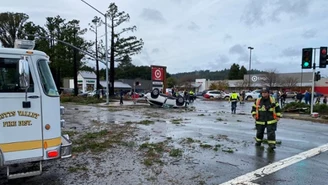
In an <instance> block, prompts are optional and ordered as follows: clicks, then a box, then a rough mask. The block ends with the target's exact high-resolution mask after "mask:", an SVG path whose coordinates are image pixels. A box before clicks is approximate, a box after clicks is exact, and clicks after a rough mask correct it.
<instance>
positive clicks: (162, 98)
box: [145, 88, 188, 108]
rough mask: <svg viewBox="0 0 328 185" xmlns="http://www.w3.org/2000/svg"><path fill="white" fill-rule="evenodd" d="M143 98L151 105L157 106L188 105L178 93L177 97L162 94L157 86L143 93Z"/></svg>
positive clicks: (174, 106)
mask: <svg viewBox="0 0 328 185" xmlns="http://www.w3.org/2000/svg"><path fill="white" fill-rule="evenodd" d="M145 98H146V99H147V102H148V103H149V104H150V105H151V106H157V107H172V108H178V107H186V106H187V105H188V103H187V102H186V101H185V99H184V98H183V97H182V96H180V95H179V96H178V97H173V96H169V95H166V94H162V93H160V90H159V89H157V88H155V89H153V90H152V91H151V92H150V93H147V94H146V95H145Z"/></svg>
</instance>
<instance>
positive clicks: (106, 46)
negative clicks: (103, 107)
mask: <svg viewBox="0 0 328 185" xmlns="http://www.w3.org/2000/svg"><path fill="white" fill-rule="evenodd" d="M81 1H82V2H83V3H85V4H86V5H88V6H89V7H90V8H92V9H94V10H95V11H97V12H98V13H100V14H101V15H103V16H104V17H105V48H106V49H105V62H106V86H107V87H106V91H107V92H106V104H107V105H108V104H109V94H108V92H109V82H108V34H107V25H108V24H107V15H106V13H102V12H101V11H99V10H98V9H97V8H95V7H93V6H92V5H90V4H89V3H87V2H86V1H84V0H81ZM113 62H114V61H113Z"/></svg>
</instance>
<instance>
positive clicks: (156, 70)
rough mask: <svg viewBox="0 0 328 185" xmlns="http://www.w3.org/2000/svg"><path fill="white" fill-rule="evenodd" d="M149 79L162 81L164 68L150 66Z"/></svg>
mask: <svg viewBox="0 0 328 185" xmlns="http://www.w3.org/2000/svg"><path fill="white" fill-rule="evenodd" d="M151 79H152V80H154V81H164V68H162V67H152V68H151Z"/></svg>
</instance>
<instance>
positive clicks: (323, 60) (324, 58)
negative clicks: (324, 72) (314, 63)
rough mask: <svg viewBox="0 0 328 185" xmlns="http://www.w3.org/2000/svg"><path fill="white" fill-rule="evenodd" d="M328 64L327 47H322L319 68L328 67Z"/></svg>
mask: <svg viewBox="0 0 328 185" xmlns="http://www.w3.org/2000/svg"><path fill="white" fill-rule="evenodd" d="M326 65H327V47H320V58H319V68H326Z"/></svg>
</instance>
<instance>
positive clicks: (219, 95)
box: [204, 90, 223, 98]
mask: <svg viewBox="0 0 328 185" xmlns="http://www.w3.org/2000/svg"><path fill="white" fill-rule="evenodd" d="M204 98H223V93H222V92H221V91H218V90H210V91H207V92H206V93H205V94H204Z"/></svg>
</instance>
